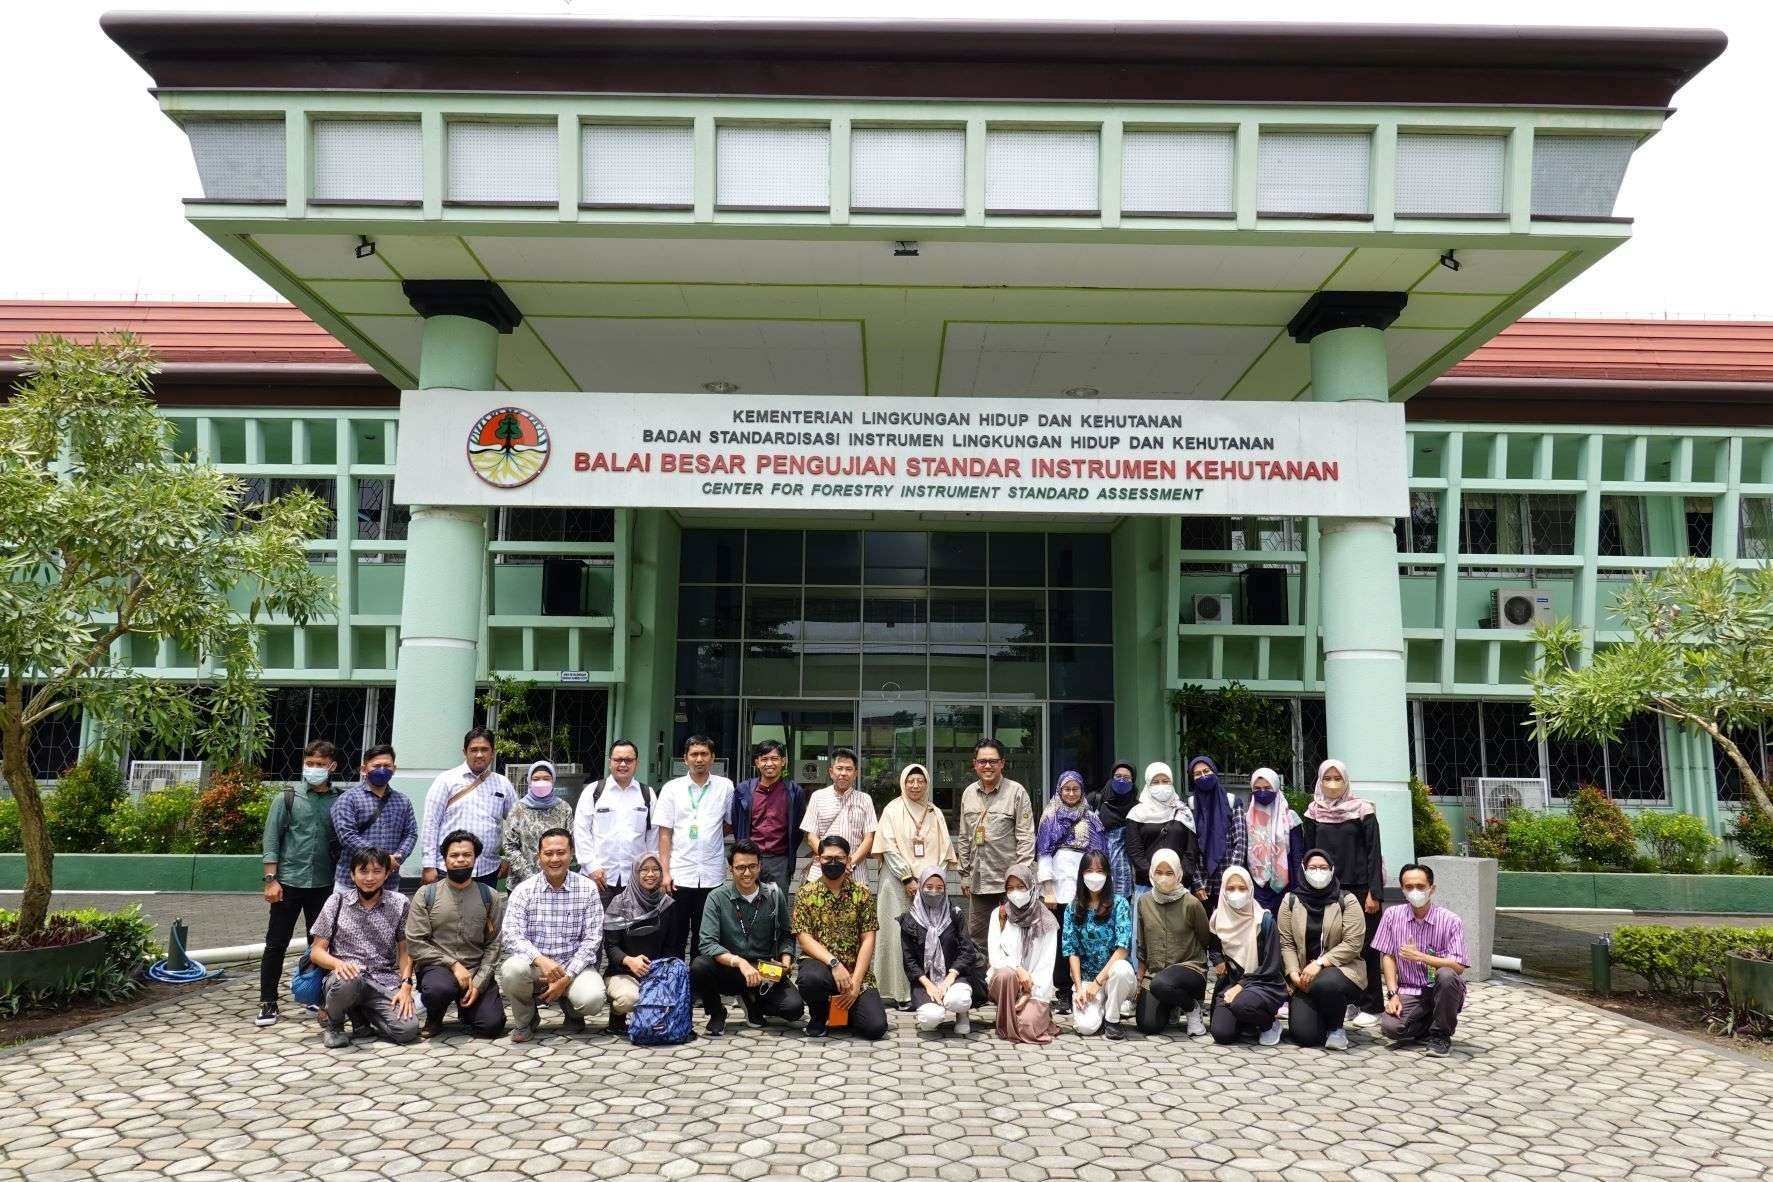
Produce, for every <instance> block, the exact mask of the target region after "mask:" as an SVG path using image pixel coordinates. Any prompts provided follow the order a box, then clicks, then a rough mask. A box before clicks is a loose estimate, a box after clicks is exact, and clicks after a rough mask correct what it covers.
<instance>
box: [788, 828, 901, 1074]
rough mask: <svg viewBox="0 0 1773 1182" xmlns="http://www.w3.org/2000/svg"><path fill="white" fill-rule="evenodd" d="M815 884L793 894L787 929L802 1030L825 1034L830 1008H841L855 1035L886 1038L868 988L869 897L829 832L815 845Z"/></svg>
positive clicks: (876, 922)
mask: <svg viewBox="0 0 1773 1182" xmlns="http://www.w3.org/2000/svg"><path fill="white" fill-rule="evenodd" d="M814 864H815V865H816V866H818V868H819V878H818V881H817V882H814V883H812V884H811V885H809V886H805V887H802V888H801V890H800V893H799V894H797V895H796V896H795V897H794V918H793V928H794V934H795V937H796V938H797V939H798V940H799V942H800V953H801V956H802V957H804V958H805V959H803V960H802V961H801V962H800V973H799V974H798V976H799V980H800V995H801V996H802V997H803V998H805V999H806V1006H807V1023H806V1032H807V1034H808V1035H810V1036H811V1037H813V1038H823V1037H825V1035H826V1034H827V1033H828V1026H829V1022H830V1018H831V1016H832V1007H833V1006H836V1007H837V1009H839V1010H841V1011H843V1012H844V1013H845V1015H846V1017H845V1023H846V1024H847V1025H848V1027H849V1029H850V1030H851V1031H853V1032H854V1033H855V1034H856V1035H857V1037H859V1038H865V1039H869V1040H874V1039H880V1038H885V1037H886V1032H887V1016H886V1005H885V1003H883V1002H882V1001H881V1000H880V992H879V990H877V989H876V988H875V987H874V972H873V968H872V964H873V960H874V936H875V933H876V932H877V931H879V930H880V918H879V915H878V914H877V913H876V911H875V907H874V896H873V895H871V894H869V893H868V888H867V887H865V886H863V885H862V884H861V883H859V882H856V881H855V880H854V879H852V878H851V877H850V869H851V864H850V843H849V842H848V841H846V840H844V839H843V838H842V837H840V836H838V835H837V834H835V833H833V834H831V835H830V836H829V837H826V838H825V839H824V840H823V841H821V842H820V843H819V851H818V858H817V859H816V860H815V863H814Z"/></svg>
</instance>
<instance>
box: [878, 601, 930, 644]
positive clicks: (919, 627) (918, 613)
mask: <svg viewBox="0 0 1773 1182" xmlns="http://www.w3.org/2000/svg"><path fill="white" fill-rule="evenodd" d="M928 609H929V604H928V602H926V600H925V598H924V594H923V592H921V591H913V592H910V593H909V594H907V593H905V592H900V593H898V594H894V593H891V592H887V591H876V590H872V589H871V590H869V592H868V593H867V595H866V597H865V598H864V599H863V601H862V639H863V640H864V641H876V642H879V643H886V644H893V645H910V644H916V645H922V644H923V643H924V642H925V641H926V640H928V638H929V628H928V626H927V622H926V612H927V611H928Z"/></svg>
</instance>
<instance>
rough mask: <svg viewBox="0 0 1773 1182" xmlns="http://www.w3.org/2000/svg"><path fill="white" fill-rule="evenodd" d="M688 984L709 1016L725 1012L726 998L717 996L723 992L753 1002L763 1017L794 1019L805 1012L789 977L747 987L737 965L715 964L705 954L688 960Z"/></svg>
mask: <svg viewBox="0 0 1773 1182" xmlns="http://www.w3.org/2000/svg"><path fill="white" fill-rule="evenodd" d="M690 988H691V989H692V990H694V991H695V994H696V997H697V998H698V999H699V1000H700V1001H701V1003H702V1012H703V1013H705V1014H707V1015H708V1016H709V1017H710V1018H712V1017H713V1016H714V1015H716V1014H724V1013H726V1002H725V1001H723V1000H721V997H722V995H723V994H727V993H731V994H733V995H734V996H735V997H738V998H740V999H741V1000H743V1001H745V1002H746V1003H753V1002H754V1003H756V1005H757V1007H758V1009H760V1010H761V1011H762V1012H763V1016H764V1017H766V1018H780V1019H782V1021H784V1022H797V1021H799V1020H800V1016H801V1015H802V1014H804V1013H805V1012H806V1003H805V1002H803V1001H802V1000H801V998H800V992H799V991H798V990H796V989H795V988H794V983H793V982H792V981H788V980H782V981H778V982H776V983H775V984H774V985H771V986H770V987H769V989H768V991H763V990H758V989H747V988H745V977H744V975H743V974H742V973H740V972H739V970H738V969H735V968H732V967H731V966H729V965H724V964H717V963H715V961H714V960H713V958H711V957H707V956H698V957H696V959H694V960H692V961H691V962H690Z"/></svg>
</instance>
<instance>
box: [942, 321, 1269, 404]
mask: <svg viewBox="0 0 1773 1182" xmlns="http://www.w3.org/2000/svg"><path fill="white" fill-rule="evenodd" d="M1273 338H1274V330H1273V329H1272V328H1241V327H1217V326H1215V327H1194V326H1186V325H1107V326H1094V325H1074V324H1059V325H1048V324H950V325H949V326H948V335H947V341H946V344H945V347H944V349H943V352H942V380H941V387H940V389H939V391H938V393H940V394H942V395H946V396H950V397H965V396H974V397H994V398H996V397H1014V396H1020V395H1026V396H1028V397H1034V398H1041V397H1046V398H1050V397H1053V396H1055V395H1059V394H1062V393H1063V392H1064V391H1066V390H1068V389H1072V388H1074V387H1086V388H1090V389H1094V390H1097V391H1098V392H1099V393H1100V395H1101V396H1102V397H1104V398H1203V399H1217V398H1223V397H1224V396H1225V393H1226V391H1228V390H1230V388H1231V387H1232V385H1233V384H1234V383H1235V382H1236V381H1237V379H1238V376H1239V375H1240V374H1242V373H1243V372H1244V370H1246V369H1247V368H1249V366H1250V364H1251V363H1252V362H1253V361H1255V360H1256V358H1257V357H1258V356H1260V355H1261V353H1262V350H1263V349H1264V348H1266V347H1267V345H1268V343H1269V341H1271V340H1272V339H1273Z"/></svg>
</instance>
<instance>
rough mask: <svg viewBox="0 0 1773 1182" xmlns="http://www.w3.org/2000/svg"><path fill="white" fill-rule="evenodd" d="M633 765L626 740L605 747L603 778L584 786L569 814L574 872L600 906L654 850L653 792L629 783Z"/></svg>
mask: <svg viewBox="0 0 1773 1182" xmlns="http://www.w3.org/2000/svg"><path fill="white" fill-rule="evenodd" d="M639 760H640V749H639V748H637V747H636V746H635V745H634V744H633V743H632V742H630V741H629V740H627V739H617V740H616V741H615V742H614V743H611V744H610V747H609V775H607V776H605V777H604V778H603V779H601V780H599V781H597V783H595V784H587V785H585V787H584V789H583V790H582V791H581V792H580V793H579V807H578V811H577V812H575V813H574V814H573V853H574V855H575V856H576V857H577V858H578V860H579V873H580V874H583V875H584V876H585V877H586V878H589V879H590V880H591V881H592V882H594V883H596V884H597V893H598V895H599V896H600V898H599V901H600V902H602V903H603V904H604V906H606V907H607V906H608V905H609V902H610V900H611V899H613V898H615V897H616V896H617V895H618V894H620V893H621V890H622V888H623V887H624V886H626V885H627V882H628V873H629V871H630V870H631V869H632V867H633V866H634V863H635V862H636V861H638V860H639V859H640V856H641V855H642V854H647V853H653V852H656V851H657V850H658V848H659V834H658V831H657V830H656V829H655V828H654V827H653V820H654V818H653V809H654V806H655V804H656V799H655V796H654V793H653V790H652V788H651V786H649V785H647V784H643V783H641V782H640V781H639V780H636V779H635V778H634V771H635V768H636V767H638V766H639Z"/></svg>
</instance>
